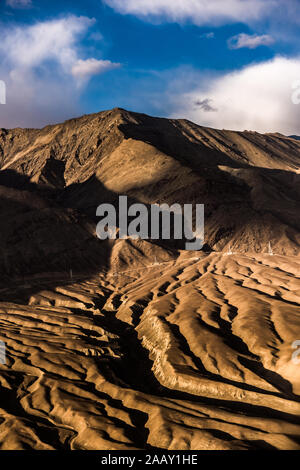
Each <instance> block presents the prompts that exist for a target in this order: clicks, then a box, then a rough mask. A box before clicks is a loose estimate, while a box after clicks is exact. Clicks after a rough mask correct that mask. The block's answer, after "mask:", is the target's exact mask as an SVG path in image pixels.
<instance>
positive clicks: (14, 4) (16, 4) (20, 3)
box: [6, 0, 32, 8]
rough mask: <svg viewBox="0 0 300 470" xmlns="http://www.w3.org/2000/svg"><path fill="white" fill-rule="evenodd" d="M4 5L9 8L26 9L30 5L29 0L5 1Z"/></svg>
mask: <svg viewBox="0 0 300 470" xmlns="http://www.w3.org/2000/svg"><path fill="white" fill-rule="evenodd" d="M6 5H8V6H9V7H11V8H27V7H30V6H31V5H32V1H31V0H6Z"/></svg>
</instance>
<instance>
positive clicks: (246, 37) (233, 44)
mask: <svg viewBox="0 0 300 470" xmlns="http://www.w3.org/2000/svg"><path fill="white" fill-rule="evenodd" d="M274 42H275V39H274V38H272V36H270V35H269V34H263V35H261V36H260V35H258V34H252V35H251V34H244V33H241V34H237V35H236V36H233V37H232V38H230V39H228V47H229V48H230V49H241V48H243V47H247V48H248V49H256V48H257V47H259V46H270V45H271V44H274Z"/></svg>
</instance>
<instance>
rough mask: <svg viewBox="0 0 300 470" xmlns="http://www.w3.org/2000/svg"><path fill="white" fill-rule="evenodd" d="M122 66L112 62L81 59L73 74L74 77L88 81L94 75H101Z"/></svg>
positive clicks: (75, 65)
mask: <svg viewBox="0 0 300 470" xmlns="http://www.w3.org/2000/svg"><path fill="white" fill-rule="evenodd" d="M120 66H121V64H117V63H113V62H111V61H110V60H97V59H87V60H82V59H79V60H77V62H76V63H75V64H74V65H73V67H72V74H73V76H74V77H77V78H81V79H87V78H90V77H91V76H92V75H99V74H101V73H104V72H108V71H109V70H114V69H116V68H119V67H120Z"/></svg>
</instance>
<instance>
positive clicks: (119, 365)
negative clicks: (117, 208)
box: [0, 109, 300, 449]
mask: <svg viewBox="0 0 300 470" xmlns="http://www.w3.org/2000/svg"><path fill="white" fill-rule="evenodd" d="M0 164H1V171H0V208H1V211H0V220H1V233H0V273H1V280H0V325H1V326H0V340H1V341H4V342H5V344H6V350H7V360H6V364H3V365H0V385H1V388H0V396H1V402H0V448H2V449H28V448H33V449H69V448H71V449H102V448H105V449H132V448H133V449H145V448H147V449H151V448H154V449H155V448H163V449H260V448H266V449H273V448H275V449H299V448H300V418H299V416H300V397H299V395H300V365H299V364H296V362H295V361H292V354H293V352H294V349H293V344H294V342H295V341H297V340H300V307H299V297H300V280H299V272H300V269H299V268H300V261H299V259H300V258H299V247H300V221H299V220H300V219H299V217H298V215H299V202H300V189H299V187H300V186H299V178H300V176H299V170H300V141H298V140H297V139H294V138H292V137H285V136H282V135H280V134H266V135H261V134H258V133H255V132H247V131H245V132H233V131H220V130H214V129H208V128H203V127H200V126H197V125H195V124H193V123H191V122H188V121H184V120H167V119H159V118H152V117H149V116H146V115H142V114H137V113H130V112H127V111H125V110H121V109H114V110H112V111H106V112H102V113H99V114H95V115H91V116H84V117H82V118H78V119H73V120H71V121H67V122H66V123H64V124H60V125H55V126H48V127H46V128H44V129H41V130H34V129H28V130H27V129H14V130H5V129H2V130H1V131H0ZM119 195H127V196H128V198H129V201H131V202H143V203H146V204H153V203H163V202H167V203H169V204H172V203H175V202H176V203H181V204H184V203H204V204H205V243H206V244H205V250H204V251H201V252H187V251H184V250H182V248H183V247H182V246H181V245H180V244H178V243H177V242H176V241H172V240H171V241H170V242H168V241H164V243H156V242H154V241H151V240H149V241H142V240H135V241H134V240H121V241H120V240H119V241H110V242H100V241H99V240H98V239H97V238H96V236H95V228H96V218H95V213H96V207H97V206H98V205H99V204H100V203H102V202H113V203H117V200H118V196H119ZM269 242H271V244H272V248H273V250H274V256H270V255H269V254H268V243H269ZM229 247H231V249H232V252H233V254H230V255H228V254H227V253H226V252H227V251H228V248H229Z"/></svg>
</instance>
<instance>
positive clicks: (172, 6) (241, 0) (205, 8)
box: [104, 0, 293, 25]
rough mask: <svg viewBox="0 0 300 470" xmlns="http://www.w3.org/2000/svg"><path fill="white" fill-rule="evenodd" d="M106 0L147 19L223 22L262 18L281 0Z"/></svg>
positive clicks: (197, 23) (123, 12)
mask: <svg viewBox="0 0 300 470" xmlns="http://www.w3.org/2000/svg"><path fill="white" fill-rule="evenodd" d="M287 1H290V0H287ZM292 1H293V0H292ZM104 2H105V3H106V4H107V5H109V6H110V7H111V8H113V9H115V10H116V11H117V12H119V13H121V14H132V15H136V16H138V17H141V18H144V19H156V20H157V19H159V20H160V19H161V20H167V21H172V22H182V21H190V22H192V23H194V24H196V25H205V24H213V25H220V24H226V23H231V22H245V23H248V22H252V21H255V20H259V19H261V18H262V17H264V16H268V15H270V14H271V13H272V12H273V11H274V10H273V9H274V8H275V7H276V5H278V3H279V0H226V1H224V0H209V1H207V0H104Z"/></svg>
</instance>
